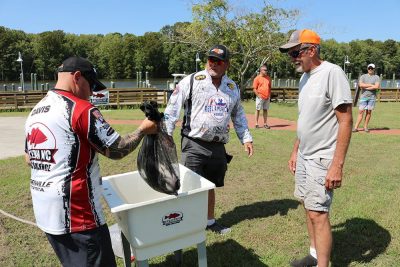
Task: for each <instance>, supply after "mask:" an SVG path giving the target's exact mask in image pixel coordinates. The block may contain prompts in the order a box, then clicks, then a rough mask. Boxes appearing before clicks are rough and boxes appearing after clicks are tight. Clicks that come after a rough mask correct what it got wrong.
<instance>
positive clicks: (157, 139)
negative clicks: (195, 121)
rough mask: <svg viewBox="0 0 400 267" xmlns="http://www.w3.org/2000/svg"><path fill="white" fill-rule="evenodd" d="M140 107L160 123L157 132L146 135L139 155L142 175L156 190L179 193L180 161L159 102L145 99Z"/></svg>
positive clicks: (149, 116) (171, 193)
mask: <svg viewBox="0 0 400 267" xmlns="http://www.w3.org/2000/svg"><path fill="white" fill-rule="evenodd" d="M140 109H141V110H142V111H143V112H144V113H145V115H146V117H147V118H148V119H149V120H152V121H156V122H157V123H158V128H159V132H158V133H157V134H151V135H146V136H145V137H144V138H143V141H142V145H141V147H140V150H139V154H138V157H137V165H138V170H139V173H140V176H141V177H142V178H143V179H144V180H145V181H146V183H147V184H148V185H149V186H150V187H151V188H153V189H154V190H156V191H158V192H162V193H166V194H170V195H177V194H178V190H179V188H180V180H179V163H178V155H177V153H176V146H175V143H174V139H173V138H172V136H169V135H168V134H167V131H166V127H165V123H164V120H163V116H164V114H163V113H160V112H159V111H158V109H157V102H154V101H144V102H143V103H142V104H141V106H140Z"/></svg>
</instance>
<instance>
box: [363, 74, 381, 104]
mask: <svg viewBox="0 0 400 267" xmlns="http://www.w3.org/2000/svg"><path fill="white" fill-rule="evenodd" d="M379 81H380V79H379V76H378V75H369V74H368V73H367V74H363V75H361V77H360V82H362V83H370V84H375V83H376V82H379ZM371 96H374V97H375V96H376V90H365V89H361V96H360V99H363V98H370V97H371Z"/></svg>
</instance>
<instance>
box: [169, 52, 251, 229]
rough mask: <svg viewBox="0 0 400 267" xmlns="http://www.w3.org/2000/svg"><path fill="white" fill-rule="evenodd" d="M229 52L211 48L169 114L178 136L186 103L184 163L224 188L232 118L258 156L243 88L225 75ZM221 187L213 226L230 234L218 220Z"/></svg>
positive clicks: (210, 201) (175, 94)
mask: <svg viewBox="0 0 400 267" xmlns="http://www.w3.org/2000/svg"><path fill="white" fill-rule="evenodd" d="M228 67H229V51H228V49H227V48H226V47H225V46H223V45H215V46H213V47H212V48H211V49H210V50H209V52H208V61H207V66H206V69H205V70H203V71H200V72H197V73H194V74H192V75H189V76H187V77H185V78H184V79H182V80H181V81H180V82H179V83H178V85H177V86H176V88H175V91H174V92H173V94H172V95H171V98H170V100H169V102H168V105H167V108H166V109H165V112H164V115H165V120H166V126H167V132H168V134H170V135H172V134H173V131H174V129H175V124H176V122H177V121H178V119H179V115H180V111H181V108H182V106H183V107H184V117H183V123H182V130H181V135H182V159H181V160H182V163H183V164H184V165H185V166H186V167H188V168H189V169H191V170H192V171H194V172H196V173H198V174H199V175H201V176H203V177H205V178H206V179H208V180H210V181H211V182H213V183H214V184H215V186H216V187H222V186H224V177H225V172H226V170H227V163H228V160H229V155H227V154H226V151H225V144H226V143H228V141H229V122H230V120H231V119H232V122H233V126H234V128H235V131H236V134H237V136H238V137H239V140H240V142H241V143H242V144H243V145H244V149H245V151H246V153H247V154H248V156H251V155H252V154H253V143H252V141H253V139H252V136H251V134H250V131H249V129H248V126H247V119H246V115H245V112H244V110H243V107H242V105H241V103H240V90H239V88H238V87H237V86H236V84H235V83H234V82H233V81H232V80H231V79H229V78H228V76H227V75H226V74H225V73H226V71H227V69H228ZM214 209H215V190H214V189H213V190H210V191H209V193H208V223H207V228H206V229H207V230H210V231H213V232H216V233H219V234H227V233H229V232H230V231H231V229H230V228H228V227H226V226H224V225H222V224H220V223H218V222H217V221H216V220H215V214H214Z"/></svg>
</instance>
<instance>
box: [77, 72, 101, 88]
mask: <svg viewBox="0 0 400 267" xmlns="http://www.w3.org/2000/svg"><path fill="white" fill-rule="evenodd" d="M81 74H82V76H83V78H85V79H86V81H88V83H89V87H90V91H92V92H93V91H95V90H96V87H97V85H96V82H95V80H94V79H93V78H94V76H95V75H96V74H94V73H92V72H81Z"/></svg>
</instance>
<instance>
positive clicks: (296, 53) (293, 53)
mask: <svg viewBox="0 0 400 267" xmlns="http://www.w3.org/2000/svg"><path fill="white" fill-rule="evenodd" d="M310 47H312V45H311V46H305V47H301V48H300V49H297V50H292V51H289V52H288V53H287V54H288V55H289V56H290V57H292V58H298V57H299V56H300V55H301V53H303V52H304V51H306V50H307V49H309V48H310Z"/></svg>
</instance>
